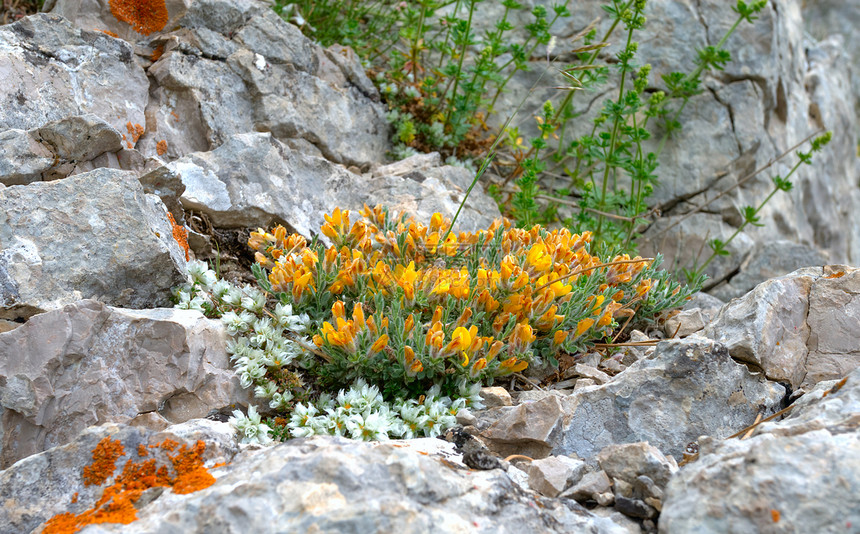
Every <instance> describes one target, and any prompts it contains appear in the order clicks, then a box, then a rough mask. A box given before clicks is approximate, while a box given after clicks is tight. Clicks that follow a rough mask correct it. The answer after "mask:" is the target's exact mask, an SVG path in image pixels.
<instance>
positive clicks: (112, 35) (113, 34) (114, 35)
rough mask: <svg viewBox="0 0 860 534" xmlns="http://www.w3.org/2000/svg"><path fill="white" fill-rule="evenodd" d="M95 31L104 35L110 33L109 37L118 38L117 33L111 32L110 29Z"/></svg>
mask: <svg viewBox="0 0 860 534" xmlns="http://www.w3.org/2000/svg"><path fill="white" fill-rule="evenodd" d="M96 31H100V32H102V33H103V34H105V35H110V36H111V37H116V38H119V35H117V34H115V33H114V32H112V31H110V30H96Z"/></svg>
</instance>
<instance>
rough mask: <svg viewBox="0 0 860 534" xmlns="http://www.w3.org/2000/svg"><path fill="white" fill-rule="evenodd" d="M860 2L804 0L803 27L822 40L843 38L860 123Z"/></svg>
mask: <svg viewBox="0 0 860 534" xmlns="http://www.w3.org/2000/svg"><path fill="white" fill-rule="evenodd" d="M858 26H860V4H858V3H857V2H845V1H843V0H806V1H805V2H803V27H804V29H805V30H806V31H808V32H809V33H810V34H812V36H813V37H814V38H816V39H818V40H820V41H823V40H824V39H827V38H828V37H835V36H834V33H835V34H838V35H839V37H841V40H842V43H841V45H840V46H841V48H842V49H843V50H844V52H845V54H844V57H843V61H845V62H846V63H847V65H848V67H849V68H850V70H851V87H852V88H853V91H854V106H855V110H856V112H857V113H856V116H857V123H858V124H860V67H858V66H857V65H858V64H857V61H858V58H860V36H858V35H857V27H858Z"/></svg>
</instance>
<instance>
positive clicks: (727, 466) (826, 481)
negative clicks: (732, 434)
mask: <svg viewBox="0 0 860 534" xmlns="http://www.w3.org/2000/svg"><path fill="white" fill-rule="evenodd" d="M834 384H835V383H830V384H826V385H825V384H823V383H822V384H819V385H818V386H817V387H816V388H815V390H813V391H812V392H810V393H808V394H806V395H805V396H804V397H802V399H803V400H804V401H805V402H804V403H803V404H800V403H799V402H798V406H797V407H796V408H794V409H793V410H792V411H791V412H790V414H789V415H788V416H787V417H786V418H785V420H783V421H773V422H769V423H765V424H762V425H761V426H760V427H758V429H757V433H756V434H755V435H753V436H752V437H751V438H749V439H745V440H736V439H732V440H726V441H719V440H711V439H709V440H704V441H703V442H702V443H701V448H700V453H699V460H697V461H696V462H694V463H691V464H689V465H687V466H685V467H684V468H683V469H682V470H681V471H680V472H679V473H678V474H677V475H676V476H675V477H674V478H673V479H672V480H671V481H670V482H669V486H668V488H667V491H666V497H665V500H664V505H663V512H662V515H661V516H660V532H661V533H665V534H672V533H676V532H677V533H681V532H702V533H716V532H727V531H732V532H738V533H747V532H749V533H753V532H763V531H767V530H772V529H774V528H777V529H779V528H786V527H783V525H787V526H788V527H787V528H791V529H792V530H794V531H796V532H845V531H850V530H851V529H853V528H854V526H856V525H860V493H858V492H857V491H854V490H853V488H856V487H858V485H860V434H858V432H857V421H858V414H860V370H855V371H853V372H852V373H851V374H850V375H849V376H848V377H847V379H846V381H845V382H844V385H842V387H841V389H838V391H835V392H831V393H829V394H828V395H827V396H826V397H824V396H823V395H824V393H825V392H827V391H832V388H833V386H834ZM807 398H808V400H807ZM703 503H706V504H703Z"/></svg>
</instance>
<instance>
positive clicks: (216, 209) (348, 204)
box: [167, 133, 499, 236]
mask: <svg viewBox="0 0 860 534" xmlns="http://www.w3.org/2000/svg"><path fill="white" fill-rule="evenodd" d="M167 167H168V168H169V169H170V171H171V172H173V173H176V174H179V175H181V177H182V182H183V183H184V184H185V187H186V189H185V192H184V193H183V195H182V204H183V206H184V207H185V208H186V209H193V210H195V211H201V212H203V213H205V214H206V215H207V216H208V217H209V218H210V220H211V221H212V223H213V224H214V225H215V226H218V227H248V226H252V227H253V226H270V225H271V224H273V223H281V224H286V225H288V227H289V228H292V229H293V230H295V231H296V232H298V233H301V234H303V235H306V236H310V235H315V234H316V233H318V232H319V227H320V226H321V225H322V224H323V223H324V222H325V219H324V217H323V215H324V214H326V213H331V212H332V211H333V210H334V208H335V207H341V208H347V209H352V210H357V209H360V208H361V207H362V206H363V205H364V204H368V205H371V206H374V205H376V204H378V203H379V204H385V205H388V206H389V207H390V208H391V209H392V211H393V212H394V213H397V211H398V210H401V209H405V210H407V211H408V212H409V213H410V214H412V215H414V216H416V217H417V218H418V220H425V221H429V220H430V216H431V215H432V214H433V213H434V212H436V211H439V212H441V213H442V214H443V215H445V216H446V217H449V218H450V217H452V216H453V215H454V213H455V212H456V209H457V207H458V205H459V204H458V203H455V202H454V201H453V200H452V199H451V198H449V197H448V196H447V195H451V196H452V197H454V198H456V199H457V201H458V202H459V197H456V196H455V194H454V192H453V190H454V187H455V185H454V184H453V183H451V182H449V181H443V180H442V178H444V177H445V173H446V172H451V173H454V174H456V171H457V170H462V169H453V168H450V167H443V168H442V169H429V170H427V171H425V172H426V174H427V175H431V176H432V174H433V172H434V171H438V179H431V178H428V179H426V180H422V181H417V180H415V179H410V178H403V177H399V176H393V175H385V176H378V177H374V178H369V179H368V178H365V177H363V176H359V175H357V174H353V173H351V172H349V171H347V170H345V169H343V168H342V167H341V166H338V165H334V164H332V163H330V162H329V161H326V160H324V159H321V158H316V157H313V156H307V155H305V154H301V153H298V152H295V151H293V150H291V149H290V148H288V147H287V146H286V145H284V144H283V143H281V142H280V141H278V140H277V139H275V138H274V137H273V136H272V135H271V134H268V133H248V134H237V135H234V136H232V137H231V138H230V139H229V140H228V141H227V142H225V143H224V144H223V145H222V146H220V147H219V148H217V149H215V150H213V151H211V152H200V153H194V154H189V155H187V156H185V157H183V158H180V159H178V160H176V161H173V162H171V163H170V164H168V165H167ZM448 169H453V170H451V171H448ZM422 176H423V175H422ZM470 198H472V199H477V200H476V202H475V204H473V203H472V201H471V200H470V202H469V206H467V208H465V209H464V210H463V213H461V218H460V219H459V220H458V224H457V225H458V227H459V228H460V229H461V230H476V229H478V228H480V227H487V226H488V225H489V224H490V223H491V222H492V221H493V219H494V218H496V217H498V216H499V214H498V208H497V207H496V206H495V205H492V207H490V206H486V204H487V203H492V200H490V199H489V198H488V197H487V196H486V195H484V193H483V192H481V191H473V192H472V197H470ZM482 205H483V206H485V209H486V210H487V211H478V208H477V207H472V206H482Z"/></svg>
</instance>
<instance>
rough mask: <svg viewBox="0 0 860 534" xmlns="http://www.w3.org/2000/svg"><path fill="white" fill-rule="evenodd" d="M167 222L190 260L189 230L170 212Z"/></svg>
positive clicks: (174, 237)
mask: <svg viewBox="0 0 860 534" xmlns="http://www.w3.org/2000/svg"><path fill="white" fill-rule="evenodd" d="M167 220H168V221H170V225H171V226H173V239H175V240H176V242H177V243H179V246H180V247H182V250H184V251H185V261H188V260H190V259H191V256H190V255H189V248H188V230H186V229H185V227H184V226H180V225H178V224H176V219H174V218H173V214H172V213H170V212H169V211H168V212H167ZM168 441H169V440H168ZM173 443H174V446H175V444H176V442H175V441H174V442H173Z"/></svg>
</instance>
